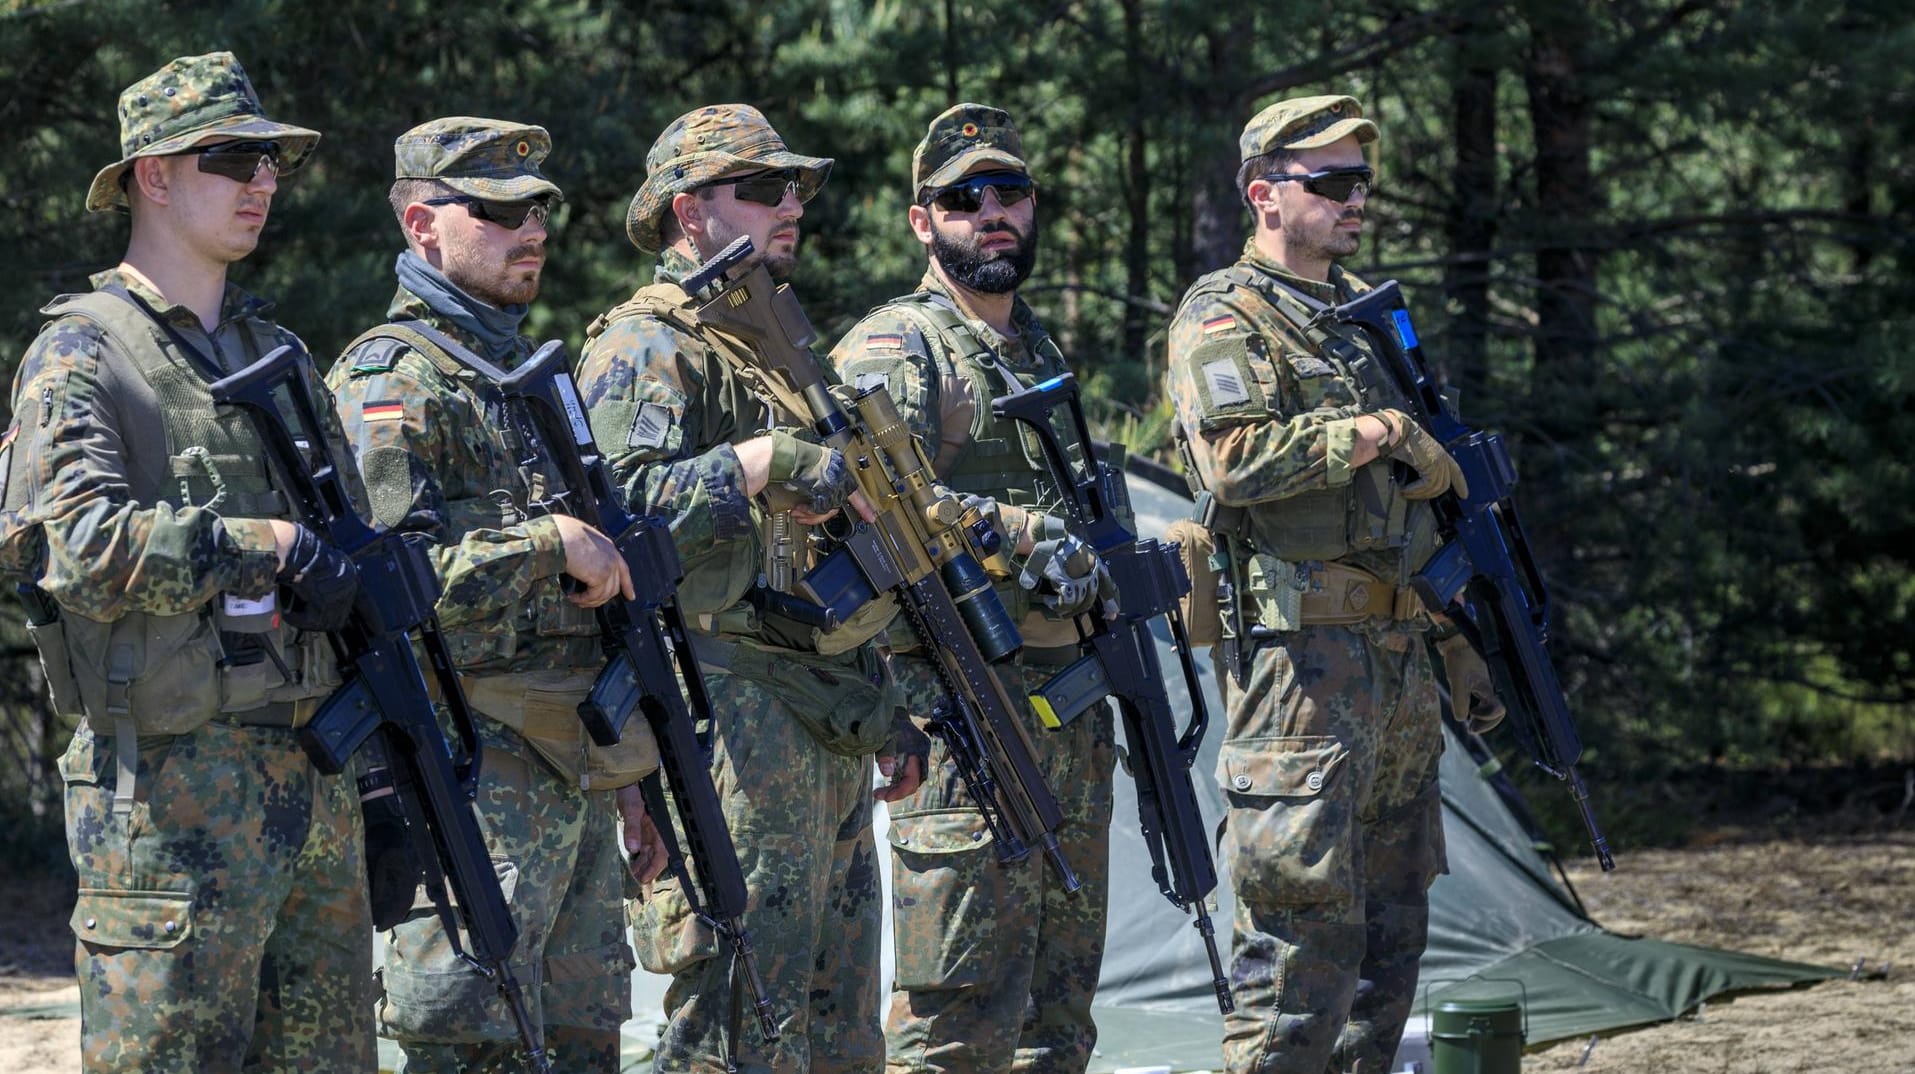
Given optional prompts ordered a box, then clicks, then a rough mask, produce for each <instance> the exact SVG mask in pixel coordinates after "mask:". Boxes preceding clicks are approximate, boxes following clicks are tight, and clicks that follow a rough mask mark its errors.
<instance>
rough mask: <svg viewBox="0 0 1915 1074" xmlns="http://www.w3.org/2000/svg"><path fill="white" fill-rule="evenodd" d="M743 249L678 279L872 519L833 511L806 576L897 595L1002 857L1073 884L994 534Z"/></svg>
mask: <svg viewBox="0 0 1915 1074" xmlns="http://www.w3.org/2000/svg"><path fill="white" fill-rule="evenodd" d="M750 254H751V245H750V240H749V239H748V238H741V239H739V240H737V241H736V242H734V243H733V244H732V246H730V247H728V248H726V250H725V251H724V252H723V253H721V254H719V255H718V256H717V257H716V258H714V259H713V260H712V261H711V262H709V263H708V264H706V265H705V266H703V267H702V268H701V269H700V270H699V271H698V272H697V273H695V274H694V275H693V276H691V277H690V278H688V279H687V280H686V281H685V283H686V286H687V290H688V291H690V292H691V293H693V294H694V295H696V296H697V297H698V298H700V299H701V300H703V304H702V305H701V306H700V307H699V311H698V313H699V318H700V320H701V321H703V322H704V323H708V324H711V325H714V326H716V327H719V328H721V329H723V330H724V331H726V332H727V333H730V334H732V335H735V336H737V337H739V338H741V339H744V340H746V341H748V342H749V343H750V344H751V345H752V347H753V349H754V351H755V353H757V354H758V355H760V356H761V357H762V359H763V361H764V362H765V364H766V367H767V368H766V371H767V373H768V374H769V375H770V376H772V377H777V378H779V380H780V383H781V385H782V387H783V388H784V389H785V390H786V391H787V392H789V393H790V394H791V395H793V396H795V397H797V398H799V399H801V400H802V402H803V406H804V408H805V411H806V416H808V417H809V418H810V419H811V421H812V426H813V428H814V430H815V431H816V432H817V434H818V437H819V439H820V440H821V441H822V442H823V443H825V444H826V445H828V446H830V447H833V448H836V449H837V450H838V451H840V452H841V453H843V455H844V458H845V460H846V462H847V463H848V464H849V465H850V466H851V468H852V470H853V472H854V473H855V474H856V476H857V479H858V487H859V491H860V492H862V493H863V495H864V498H865V500H866V501H868V503H869V505H870V507H871V510H872V514H873V520H872V521H864V520H862V519H856V518H851V517H849V516H848V515H847V516H841V517H842V524H841V525H840V526H839V528H838V530H837V532H835V533H834V534H833V536H834V537H835V538H836V540H837V542H838V543H837V547H836V549H835V550H834V551H833V552H832V553H831V554H830V555H829V556H827V557H825V559H824V560H823V562H822V563H820V564H819V565H818V566H816V567H814V568H813V569H812V570H811V571H810V572H809V573H807V574H806V575H805V577H804V579H803V580H802V582H801V584H800V588H801V589H802V590H803V591H804V593H805V595H806V596H807V597H808V598H810V599H811V600H812V601H813V602H814V603H816V604H818V605H820V606H821V607H822V608H823V609H824V611H825V613H826V615H827V616H828V617H830V618H833V619H836V620H838V621H842V620H843V619H844V618H846V617H848V616H849V614H850V612H851V611H853V610H855V609H856V608H857V607H858V606H860V605H861V604H862V603H863V602H865V601H868V600H871V599H874V598H875V597H876V596H877V595H878V594H880V593H885V592H889V593H892V594H894V595H895V596H896V598H897V600H898V603H899V606H900V610H901V612H902V614H903V615H904V617H905V620H906V622H907V623H909V624H910V626H911V629H912V631H913V633H915V634H916V635H917V638H918V641H919V645H920V648H921V650H922V651H923V653H924V654H925V656H926V657H927V659H929V660H931V661H932V663H933V666H934V667H935V668H936V669H937V673H938V677H939V680H940V682H941V683H942V684H943V686H944V688H945V694H946V703H945V704H944V705H943V706H941V707H940V708H939V709H938V710H937V711H934V712H933V714H932V720H931V723H930V729H931V731H932V733H934V734H936V735H938V737H939V738H940V739H941V740H942V741H943V742H944V743H945V746H946V748H947V750H948V751H949V753H950V754H951V756H952V758H953V761H954V762H955V763H956V765H957V768H958V772H959V774H960V777H961V778H962V779H963V780H964V783H965V788H966V790H967V791H968V793H969V794H970V796H971V798H972V800H973V801H975V802H976V803H977V806H978V810H979V812H980V813H981V814H982V815H983V816H984V820H985V824H986V826H987V827H988V828H989V830H990V832H991V834H992V837H993V839H994V841H995V844H996V847H997V853H998V856H999V858H1000V860H1004V861H1014V860H1019V859H1021V858H1023V857H1025V856H1026V855H1028V854H1029V852H1030V848H1031V847H1032V846H1036V847H1037V848H1039V849H1040V850H1042V851H1043V854H1044V857H1045V859H1046V860H1047V861H1048V862H1049V863H1050V866H1051V868H1052V869H1053V870H1054V871H1055V872H1056V874H1057V876H1058V878H1059V881H1060V883H1061V884H1062V886H1063V887H1064V889H1065V890H1066V891H1072V892H1074V891H1076V890H1078V888H1079V887H1081V886H1082V885H1081V882H1080V881H1079V880H1078V879H1077V876H1076V874H1075V873H1074V872H1072V870H1071V867H1070V863H1069V861H1067V860H1066V859H1065V856H1064V852H1063V849H1062V847H1061V846H1060V845H1059V844H1058V841H1057V829H1058V827H1059V826H1060V825H1061V824H1062V823H1063V820H1064V816H1063V811H1062V809H1061V808H1060V807H1059V806H1058V804H1057V799H1056V797H1055V796H1054V795H1053V794H1052V792H1051V789H1050V786H1049V785H1048V784H1047V783H1046V782H1045V779H1044V772H1043V769H1041V768H1040V767H1039V766H1038V764H1037V761H1036V759H1035V757H1034V756H1033V755H1032V749H1031V742H1030V738H1029V735H1028V733H1027V732H1026V731H1025V729H1024V726H1023V723H1022V721H1021V720H1020V719H1019V718H1018V716H1017V713H1016V708H1015V703H1014V702H1013V701H1012V699H1011V697H1010V694H1009V693H1008V692H1007V691H1006V690H1005V689H1004V685H1003V683H1002V681H1001V680H1000V679H999V678H998V676H997V674H996V673H995V671H993V669H992V664H994V663H996V662H998V661H1001V660H1004V659H1007V658H1009V657H1010V656H1011V655H1013V654H1014V653H1016V652H1017V650H1018V649H1019V648H1021V647H1022V644H1023V641H1022V638H1021V637H1019V636H1018V633H1017V627H1016V625H1015V624H1013V623H1012V622H1011V621H1010V617H1009V615H1008V614H1007V613H1006V612H1005V611H1004V606H1003V604H1002V603H1001V602H1000V601H999V600H998V598H997V594H996V592H995V590H993V589H992V587H991V583H990V578H991V573H992V571H993V568H995V570H996V571H997V572H998V573H999V576H1003V575H1006V574H1008V573H1009V567H1008V564H1007V562H1006V561H1005V559H1004V558H1003V553H1002V551H1001V550H1000V549H999V548H998V547H997V545H998V541H997V534H996V532H995V531H993V530H992V529H991V527H990V524H989V522H988V521H986V520H985V519H983V518H982V517H981V515H980V514H979V513H978V512H977V511H976V509H974V508H965V507H964V506H963V505H962V504H960V503H959V502H958V500H957V498H956V497H955V496H952V495H951V494H950V493H949V492H947V491H945V490H942V489H940V488H938V487H936V486H934V484H933V478H934V472H933V470H932V468H931V465H930V461H929V460H928V459H927V458H926V457H925V455H924V451H923V448H922V447H921V446H920V445H919V444H918V442H917V440H916V439H915V438H914V437H913V436H912V435H911V432H910V429H909V427H908V426H907V425H906V424H905V422H904V420H903V418H902V417H901V416H900V415H899V414H898V411H897V407H896V406H895V405H894V404H893V403H892V401H891V396H890V393H889V392H887V391H886V390H885V389H883V388H873V389H870V390H867V391H864V392H860V393H857V394H856V396H855V397H854V398H852V399H851V401H850V403H849V405H848V406H847V405H846V404H845V403H843V402H841V401H840V399H839V397H838V396H837V395H836V394H834V393H833V391H832V390H831V387H830V385H828V384H827V383H826V381H825V379H824V375H823V373H822V372H821V371H820V369H819V366H818V362H817V359H816V358H815V357H814V356H813V355H812V353H811V351H810V349H809V348H810V344H811V343H812V341H813V340H814V339H815V338H816V337H815V333H814V332H813V331H812V328H811V323H810V321H809V320H808V319H806V317H805V314H804V310H803V309H802V308H801V307H800V306H799V305H798V300H797V297H796V296H795V295H794V294H792V291H791V288H790V287H789V286H787V285H774V284H773V283H772V280H771V276H770V274H769V273H768V272H767V271H766V270H765V268H764V266H763V265H754V264H751V263H750Z"/></svg>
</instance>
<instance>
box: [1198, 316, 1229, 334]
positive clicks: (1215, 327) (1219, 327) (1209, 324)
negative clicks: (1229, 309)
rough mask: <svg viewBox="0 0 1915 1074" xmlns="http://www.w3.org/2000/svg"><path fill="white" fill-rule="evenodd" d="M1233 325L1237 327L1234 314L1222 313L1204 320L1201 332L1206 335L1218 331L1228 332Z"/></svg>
mask: <svg viewBox="0 0 1915 1074" xmlns="http://www.w3.org/2000/svg"><path fill="white" fill-rule="evenodd" d="M1235 327H1237V318H1236V315H1235V314H1230V313H1224V314H1219V315H1217V316H1215V317H1212V318H1210V319H1209V320H1207V321H1205V322H1204V323H1203V332H1204V335H1206V336H1214V335H1217V334H1218V333H1220V332H1228V331H1230V330H1231V329H1232V328H1235Z"/></svg>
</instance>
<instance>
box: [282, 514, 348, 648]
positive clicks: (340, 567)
mask: <svg viewBox="0 0 1915 1074" xmlns="http://www.w3.org/2000/svg"><path fill="white" fill-rule="evenodd" d="M293 530H294V533H293V537H292V541H291V542H290V543H289V545H288V547H287V550H286V555H285V557H284V558H283V559H282V560H281V563H280V567H279V574H278V576H277V577H278V581H279V587H280V588H281V589H283V590H285V594H286V599H285V609H286V622H287V623H288V624H289V625H291V626H295V627H298V628H299V629H300V630H320V631H333V630H338V629H339V628H340V627H342V626H345V625H346V619H347V617H348V616H350V615H351V614H352V602H353V600H354V598H356V597H358V595H359V568H358V567H356V566H354V565H353V562H352V557H350V556H348V555H346V554H345V553H344V552H341V551H340V550H338V549H337V548H334V547H333V546H332V545H329V544H327V543H326V542H325V541H322V540H320V539H319V535H318V534H316V533H314V532H313V531H311V530H309V529H307V528H306V527H304V526H300V525H294V526H293ZM275 536H277V534H275Z"/></svg>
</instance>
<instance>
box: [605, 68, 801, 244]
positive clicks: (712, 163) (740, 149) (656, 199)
mask: <svg viewBox="0 0 1915 1074" xmlns="http://www.w3.org/2000/svg"><path fill="white" fill-rule="evenodd" d="M832 163H833V161H832V160H831V158H830V157H807V156H802V155H800V154H798V153H793V152H792V151H791V150H789V149H786V148H785V140H784V139H783V138H780V137H778V132H777V131H775V130H773V129H772V128H771V123H770V122H769V121H767V120H766V119H765V117H764V114H763V113H761V112H759V111H758V110H757V109H756V108H753V107H752V106H750V105H748V104H714V105H707V106H706V107H704V108H694V109H692V110H691V111H689V112H687V113H685V114H684V115H682V116H679V117H678V118H677V119H674V120H672V122H671V125H670V126H668V127H666V128H665V131H664V133H663V134H660V135H659V136H658V140H657V141H655V142H653V143H652V148H651V152H649V153H646V154H645V182H644V183H643V185H641V186H640V187H639V188H638V193H637V194H636V195H634V196H633V198H632V205H631V208H630V209H628V210H627V211H626V213H625V234H626V235H627V236H629V237H630V238H631V240H632V245H634V246H637V247H638V248H639V249H641V250H643V251H645V252H646V253H648V254H654V253H657V252H658V251H659V248H660V247H662V246H663V245H664V242H663V240H662V239H661V238H660V236H659V222H660V218H662V217H663V216H664V215H665V212H666V210H667V209H669V208H670V207H671V204H672V195H674V194H681V193H684V192H686V191H689V190H696V189H697V188H699V187H701V186H703V185H705V184H706V183H709V182H711V181H712V180H713V179H717V178H720V177H722V176H726V175H732V174H735V173H738V172H751V171H764V170H766V169H771V168H796V169H798V171H799V172H800V177H799V180H798V196H799V197H800V198H801V199H804V200H807V201H809V200H810V199H811V196H812V195H814V194H816V193H817V192H818V189H819V188H820V187H822V186H824V185H825V178H826V177H827V176H829V175H830V174H831V165H832Z"/></svg>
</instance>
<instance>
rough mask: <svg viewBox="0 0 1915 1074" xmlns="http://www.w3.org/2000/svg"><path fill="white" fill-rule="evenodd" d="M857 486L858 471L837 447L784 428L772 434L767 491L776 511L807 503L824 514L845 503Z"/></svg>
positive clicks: (812, 508) (813, 509) (767, 497)
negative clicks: (855, 471) (792, 432)
mask: <svg viewBox="0 0 1915 1074" xmlns="http://www.w3.org/2000/svg"><path fill="white" fill-rule="evenodd" d="M857 490H858V478H857V475H856V474H854V473H852V472H851V467H850V466H848V465H846V463H845V459H844V455H842V454H840V453H839V452H838V450H837V449H836V448H829V447H826V446H824V445H823V444H814V443H811V442H810V441H808V440H800V439H798V438H797V437H795V436H793V435H791V434H790V433H788V432H784V431H782V430H780V431H774V432H773V433H772V434H771V473H770V485H769V486H768V487H767V488H766V490H765V494H766V499H767V500H769V501H770V502H771V505H772V509H773V510H774V511H780V510H782V511H788V510H790V509H791V508H793V507H805V508H809V509H810V510H812V511H813V512H816V513H817V514H821V515H822V514H824V513H825V512H827V511H832V510H836V509H837V508H839V507H842V506H844V502H845V501H846V500H848V499H850V498H851V494H852V493H853V492H856V491H857Z"/></svg>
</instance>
